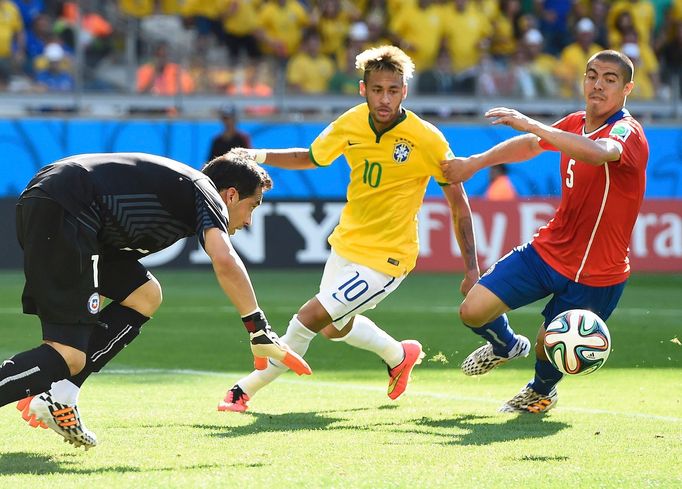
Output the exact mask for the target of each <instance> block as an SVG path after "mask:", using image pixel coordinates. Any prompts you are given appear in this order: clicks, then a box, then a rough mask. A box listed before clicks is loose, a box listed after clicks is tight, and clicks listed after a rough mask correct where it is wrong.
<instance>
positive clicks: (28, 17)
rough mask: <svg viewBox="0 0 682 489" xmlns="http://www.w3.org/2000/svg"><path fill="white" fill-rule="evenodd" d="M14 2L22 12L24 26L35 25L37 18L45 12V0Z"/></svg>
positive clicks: (17, 0) (18, 0)
mask: <svg viewBox="0 0 682 489" xmlns="http://www.w3.org/2000/svg"><path fill="white" fill-rule="evenodd" d="M14 4H15V5H16V6H17V8H18V9H19V13H21V20H22V21H23V22H24V26H26V27H27V28H28V26H31V25H33V23H34V22H35V20H36V18H37V17H38V16H39V15H42V14H43V13H44V12H45V2H44V1H43V0H14Z"/></svg>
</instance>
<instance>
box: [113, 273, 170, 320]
mask: <svg viewBox="0 0 682 489" xmlns="http://www.w3.org/2000/svg"><path fill="white" fill-rule="evenodd" d="M162 301H163V292H162V290H161V284H160V283H159V281H158V280H156V278H155V277H154V276H150V279H149V280H148V281H147V282H145V283H144V284H142V285H140V286H139V287H138V288H137V289H135V290H134V291H133V292H132V293H131V294H130V295H129V296H128V297H126V298H125V300H123V301H122V302H121V305H123V306H126V307H129V308H131V309H133V310H135V311H137V312H139V313H140V314H142V315H143V316H147V317H151V316H152V315H154V313H155V312H156V311H157V310H158V308H159V306H161V302H162Z"/></svg>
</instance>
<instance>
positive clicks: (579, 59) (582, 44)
mask: <svg viewBox="0 0 682 489" xmlns="http://www.w3.org/2000/svg"><path fill="white" fill-rule="evenodd" d="M575 33H576V41H575V42H574V43H571V44H569V45H568V46H566V47H565V48H564V50H563V51H561V56H560V57H559V65H558V67H557V71H556V74H557V78H558V79H559V81H560V83H561V88H560V94H561V96H562V97H566V98H570V97H578V96H579V95H580V94H581V93H582V85H583V75H584V73H585V66H587V61H588V60H589V59H590V58H591V57H592V55H593V54H596V53H597V52H599V51H601V50H602V47H601V46H600V45H599V44H596V43H595V42H594V22H592V21H591V20H590V19H588V18H587V17H583V18H582V19H580V20H579V21H578V22H577V23H576V25H575Z"/></svg>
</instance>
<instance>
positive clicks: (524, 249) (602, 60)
mask: <svg viewBox="0 0 682 489" xmlns="http://www.w3.org/2000/svg"><path fill="white" fill-rule="evenodd" d="M633 73H634V68H633V65H632V61H630V59H629V58H628V57H627V56H625V55H623V54H622V53H619V52H617V51H611V50H607V51H600V52H599V53H597V54H595V55H594V56H592V57H591V58H590V60H589V61H588V63H587V68H586V71H585V79H584V82H583V91H584V96H585V104H586V105H585V110H584V111H580V112H574V113H572V114H569V115H568V116H566V117H564V118H563V119H561V120H559V121H558V122H556V123H555V124H553V125H552V126H547V125H545V124H542V123H540V122H538V121H536V120H534V119H531V118H529V117H527V116H525V115H523V114H521V113H519V112H517V111H516V110H513V109H507V108H495V109H492V110H489V111H488V112H487V113H486V114H485V115H486V117H489V118H492V119H494V120H493V122H492V123H493V124H504V125H508V126H510V127H513V128H514V129H516V130H518V131H522V132H525V133H527V134H524V135H521V136H517V137H514V138H512V139H509V140H507V141H504V142H502V143H500V144H497V145H496V146H494V147H493V148H491V149H489V150H488V151H485V152H484V153H481V154H477V155H473V156H470V157H468V158H454V159H452V160H448V161H445V162H443V164H442V166H443V172H444V174H445V177H446V178H447V179H448V180H450V181H451V182H462V181H464V180H467V179H468V178H470V177H471V176H472V175H473V174H474V173H475V172H477V171H478V170H481V169H483V168H487V167H490V166H493V165H499V164H501V163H515V162H519V161H525V160H528V159H531V158H533V157H534V156H537V155H538V154H540V153H542V152H543V151H547V150H550V151H560V152H561V182H562V186H561V204H560V205H559V208H558V209H557V212H556V214H555V216H554V218H553V219H552V220H550V221H549V223H547V225H546V226H543V227H542V228H540V230H539V231H538V232H537V234H535V236H533V239H532V240H531V241H530V242H529V243H526V244H524V245H522V246H519V247H517V248H515V249H513V250H512V251H511V252H510V253H509V254H507V255H506V256H504V257H503V258H501V259H500V260H499V261H498V262H497V263H496V264H494V265H493V266H492V267H491V268H490V270H488V271H487V272H486V273H485V274H484V275H483V276H482V277H481V279H480V280H479V281H478V283H477V284H476V285H475V286H474V287H473V288H472V289H471V291H470V292H469V294H468V295H467V296H466V298H465V299H464V301H463V302H462V305H461V307H460V310H459V314H460V317H461V319H462V322H463V323H464V324H465V325H466V326H468V327H470V328H471V329H472V330H473V331H474V332H475V333H476V334H478V335H480V336H482V337H483V338H485V339H486V340H487V343H486V344H485V345H484V346H482V347H480V348H478V349H477V350H476V351H474V352H473V353H471V354H470V355H469V356H468V357H467V358H466V360H465V361H464V363H463V364H462V370H463V371H464V373H465V374H466V375H481V374H484V373H486V372H489V371H490V370H492V369H493V368H495V367H497V366H498V365H501V364H503V363H505V362H507V361H509V360H512V359H514V358H520V357H524V356H527V355H528V353H529V352H530V342H529V341H528V339H527V338H525V337H523V336H521V335H516V334H514V331H513V330H512V329H511V328H510V326H509V322H508V321H507V316H506V314H505V313H506V312H507V311H509V310H512V309H516V308H518V307H521V306H524V305H526V304H530V303H532V302H535V301H536V300H539V299H541V298H544V297H547V296H550V295H551V296H552V297H551V299H550V300H549V302H548V303H547V305H546V306H545V308H544V310H543V312H542V314H543V316H544V323H543V324H542V325H541V326H540V329H539V332H538V335H537V339H536V341H535V354H536V357H537V360H536V362H535V377H534V379H533V380H532V381H531V382H530V383H529V384H528V385H526V386H525V387H524V388H523V389H522V390H521V392H520V393H519V394H517V395H516V396H515V397H514V398H512V399H511V400H510V401H508V402H506V403H505V404H504V405H503V406H502V407H501V408H500V411H503V412H531V413H540V412H545V411H547V410H549V409H551V408H552V407H553V406H554V405H555V404H556V402H557V399H558V395H557V392H556V384H557V383H558V382H559V381H560V380H561V377H562V374H561V373H560V372H559V371H558V370H557V369H556V368H554V366H553V365H552V364H551V363H550V362H549V360H548V359H547V356H546V355H545V352H544V349H543V347H542V345H543V339H544V334H545V328H544V325H545V324H548V323H549V322H550V321H551V320H552V319H553V318H554V317H555V316H556V315H557V314H559V313H561V312H563V311H566V310H569V309H589V310H591V311H594V312H595V313H596V314H597V315H599V316H600V317H601V318H602V319H603V320H606V319H608V317H609V316H610V314H611V313H612V312H613V310H614V309H615V307H616V305H617V303H618V300H619V299H620V296H621V294H622V292H623V288H624V287H625V282H626V281H627V278H628V276H629V274H630V265H629V262H628V251H629V250H628V244H629V242H630V235H631V233H632V229H633V227H634V225H635V221H636V219H637V214H638V212H639V208H640V206H641V203H642V199H643V196H644V187H645V180H646V179H645V171H646V165H647V160H648V158H649V145H648V143H647V140H646V137H645V135H644V131H643V130H642V126H641V125H640V124H639V122H637V121H636V120H635V119H634V118H633V117H632V116H630V114H629V113H628V112H627V110H625V109H624V105H625V100H626V98H627V96H628V95H629V94H630V92H631V91H632V88H633V86H634V83H633V82H632V79H633Z"/></svg>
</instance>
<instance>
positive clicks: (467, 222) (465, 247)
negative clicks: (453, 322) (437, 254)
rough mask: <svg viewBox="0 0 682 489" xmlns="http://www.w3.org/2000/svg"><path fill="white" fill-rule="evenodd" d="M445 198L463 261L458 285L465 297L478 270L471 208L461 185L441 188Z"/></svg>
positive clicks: (477, 274) (476, 276) (475, 278)
mask: <svg viewBox="0 0 682 489" xmlns="http://www.w3.org/2000/svg"><path fill="white" fill-rule="evenodd" d="M441 188H442V189H443V193H444V194H445V198H446V199H447V201H448V204H449V205H450V213H451V214H452V223H453V229H454V231H455V238H456V239H457V244H458V245H459V249H460V250H461V252H462V260H464V267H465V269H466V271H465V273H464V280H462V283H461V284H460V288H459V289H460V292H462V295H466V294H467V293H468V292H469V290H470V289H471V288H472V287H473V286H474V284H475V283H476V282H477V281H478V277H479V275H480V270H479V268H478V258H477V256H476V238H475V236H474V225H473V221H472V218H471V207H469V199H468V198H467V195H466V192H465V191H464V186H463V185H462V184H461V183H457V184H452V185H447V186H445V187H441Z"/></svg>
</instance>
